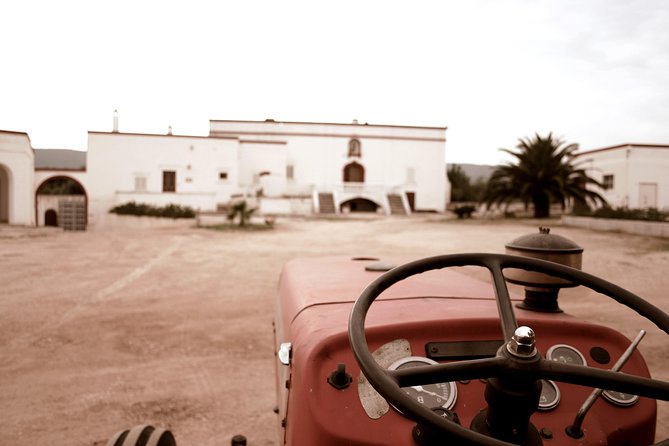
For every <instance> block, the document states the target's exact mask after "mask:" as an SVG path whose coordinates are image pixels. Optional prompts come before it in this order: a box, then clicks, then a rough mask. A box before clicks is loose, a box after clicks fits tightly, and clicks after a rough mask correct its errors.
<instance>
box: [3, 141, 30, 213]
mask: <svg viewBox="0 0 669 446" xmlns="http://www.w3.org/2000/svg"><path fill="white" fill-rule="evenodd" d="M0 170H2V172H0V188H2V190H0V221H7V222H8V223H9V224H14V225H29V226H32V225H34V224H35V191H34V189H33V178H34V175H35V154H34V152H33V149H32V147H31V144H30V139H29V138H28V135H27V134H25V133H19V132H5V131H0Z"/></svg>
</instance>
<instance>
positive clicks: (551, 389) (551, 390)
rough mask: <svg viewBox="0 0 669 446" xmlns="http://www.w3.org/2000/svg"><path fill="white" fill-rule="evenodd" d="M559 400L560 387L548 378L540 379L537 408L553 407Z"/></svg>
mask: <svg viewBox="0 0 669 446" xmlns="http://www.w3.org/2000/svg"><path fill="white" fill-rule="evenodd" d="M559 402H560V389H558V386H557V385H556V384H555V383H554V382H553V381H550V380H547V379H542V380H541V396H540V397H539V410H551V409H555V408H556V407H557V405H558V403H559Z"/></svg>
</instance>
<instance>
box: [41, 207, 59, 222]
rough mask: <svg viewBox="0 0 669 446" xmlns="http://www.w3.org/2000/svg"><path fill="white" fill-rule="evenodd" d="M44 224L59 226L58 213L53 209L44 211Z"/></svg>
mask: <svg viewBox="0 0 669 446" xmlns="http://www.w3.org/2000/svg"><path fill="white" fill-rule="evenodd" d="M44 226H58V214H57V213H56V211H54V210H53V209H49V210H47V211H46V212H45V213H44Z"/></svg>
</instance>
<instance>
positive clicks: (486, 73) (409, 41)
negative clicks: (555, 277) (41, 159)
mask: <svg viewBox="0 0 669 446" xmlns="http://www.w3.org/2000/svg"><path fill="white" fill-rule="evenodd" d="M0 16H1V17H2V26H0V48H1V52H0V60H1V61H2V62H1V64H0V129H3V130H13V131H23V132H27V133H28V134H29V136H30V138H31V141H32V145H33V147H35V148H67V149H76V150H84V149H85V148H86V145H87V133H86V132H87V131H88V130H95V131H110V130H111V128H112V116H113V111H114V110H115V109H118V111H119V121H120V125H119V127H120V131H122V132H140V133H166V132H167V128H168V126H170V125H171V126H172V127H173V131H174V133H175V134H186V135H207V134H208V131H209V119H240V120H264V119H266V118H273V119H275V120H284V121H318V122H321V121H322V122H344V123H347V122H351V121H352V120H353V119H358V120H359V121H360V122H369V123H370V124H399V125H419V126H446V127H448V130H447V132H446V137H447V143H446V160H447V161H448V162H471V163H478V164H495V163H498V162H500V161H504V160H505V159H506V158H505V156H504V155H503V154H502V153H501V152H500V151H499V148H501V147H506V148H513V147H514V146H515V145H516V143H517V140H518V138H520V137H524V136H531V135H533V134H534V133H535V132H538V133H540V134H542V135H545V134H547V133H548V132H550V131H552V132H553V133H554V134H556V135H558V136H561V137H563V138H564V140H566V141H567V142H570V143H572V142H573V143H578V144H580V146H581V148H582V149H592V148H598V147H605V146H609V145H616V144H622V143H627V142H637V143H664V144H669V1H666V0H637V1H635V0H626V1H616V0H601V1H590V0H581V1H566V0H561V1H535V0H513V1H503V0H499V1H497V0H495V1H493V0H491V1H484V0H462V1H447V0H441V1H434V2H431V1H406V2H395V1H388V0H384V1H365V0H356V1H346V0H337V1H331V2H325V1H317V0H307V1H290V0H284V1H277V0H274V1H253V0H250V1H249V0H244V1H224V0H216V1H197V0H188V1H185V0H184V1H179V2H173V1H165V0H162V1H155V2H154V1H144V0H130V1H125V0H114V1H95V0H82V1H67V0H59V1H52V0H45V1H32V0H21V1H3V2H2V3H1V6H0Z"/></svg>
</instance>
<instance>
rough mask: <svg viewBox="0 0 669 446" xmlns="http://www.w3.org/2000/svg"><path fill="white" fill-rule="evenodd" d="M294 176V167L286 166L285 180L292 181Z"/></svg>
mask: <svg viewBox="0 0 669 446" xmlns="http://www.w3.org/2000/svg"><path fill="white" fill-rule="evenodd" d="M294 176H295V166H293V165H292V164H287V165H286V178H287V179H289V180H292V179H293V178H294Z"/></svg>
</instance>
